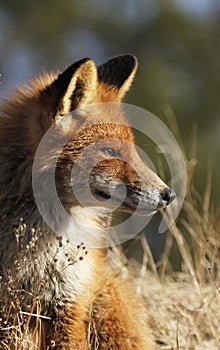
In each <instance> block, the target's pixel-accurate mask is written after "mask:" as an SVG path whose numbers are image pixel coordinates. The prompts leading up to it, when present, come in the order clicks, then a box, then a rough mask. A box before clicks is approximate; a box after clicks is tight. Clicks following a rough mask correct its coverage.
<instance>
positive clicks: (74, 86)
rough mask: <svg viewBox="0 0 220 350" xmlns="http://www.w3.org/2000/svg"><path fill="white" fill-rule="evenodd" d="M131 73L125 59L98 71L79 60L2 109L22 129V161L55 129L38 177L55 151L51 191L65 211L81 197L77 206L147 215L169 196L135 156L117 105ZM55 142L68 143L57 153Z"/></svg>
mask: <svg viewBox="0 0 220 350" xmlns="http://www.w3.org/2000/svg"><path fill="white" fill-rule="evenodd" d="M136 69H137V60H136V58H135V57H133V56H131V55H123V56H118V57H115V58H112V59H110V60H109V61H107V62H106V63H105V64H103V65H101V66H99V67H98V68H97V67H96V66H95V64H94V62H93V61H92V60H91V59H83V60H81V61H79V62H76V63H74V64H73V65H71V66H70V67H69V68H67V69H66V70H65V71H64V72H63V73H61V74H59V75H58V76H57V75H54V74H51V75H42V76H41V77H40V78H38V79H35V80H33V82H32V87H31V88H28V89H27V90H25V91H21V92H20V93H19V94H18V96H17V98H16V99H15V100H14V102H13V103H9V104H8V105H7V104H6V106H5V107H4V108H5V110H4V108H3V112H4V113H6V114H8V115H12V114H16V121H15V122H14V123H17V129H18V130H21V129H22V132H20V133H18V136H17V144H19V145H20V146H19V147H20V151H19V152H20V153H21V152H23V154H24V155H25V154H27V153H28V152H29V154H30V153H31V154H32V155H29V158H33V157H34V155H35V151H36V149H37V147H38V144H39V142H40V141H41V139H42V137H43V136H44V135H45V134H46V132H47V131H48V129H50V127H51V126H53V127H54V128H55V129H54V130H55V135H56V136H54V137H55V139H54V149H53V147H52V149H51V150H48V153H46V158H45V159H44V163H43V164H42V169H41V172H42V174H43V173H44V172H47V171H49V169H50V159H52V158H53V157H54V154H56V152H57V154H59V156H57V158H58V161H57V164H56V186H57V191H58V194H59V198H60V200H61V202H62V204H63V205H64V206H65V208H66V209H71V208H72V207H74V206H80V205H81V203H80V200H79V197H80V198H82V199H83V205H84V206H100V207H107V208H110V209H111V208H115V207H118V210H120V211H125V212H130V213H132V212H134V211H136V213H137V214H140V215H149V214H152V213H154V212H155V211H156V210H157V209H159V208H161V207H164V206H166V205H168V204H169V203H171V201H172V200H173V199H174V198H175V193H174V192H172V191H171V190H170V189H169V188H168V187H167V186H166V185H165V183H164V182H163V181H162V180H161V179H160V178H159V177H158V176H157V175H156V174H155V173H154V172H153V171H152V170H150V169H149V168H148V167H147V166H146V164H144V163H143V162H142V160H141V159H140V157H139V155H138V153H137V150H136V146H135V141H134V136H133V133H132V130H131V128H130V127H129V125H128V123H127V121H126V117H125V116H124V113H123V112H122V110H121V108H120V105H119V102H120V101H121V100H122V98H123V96H124V95H125V93H126V92H127V90H128V89H129V87H130V85H131V83H132V80H133V78H134V75H135V72H136ZM15 109H16V112H15ZM12 112H13V113H12ZM24 114H25V115H24ZM6 123H7V121H6ZM8 133H10V130H9V128H8ZM8 136H9V135H8ZM62 137H65V138H66V140H67V141H66V142H65V145H64V147H63V149H62V151H61V152H60V150H58V151H57V145H56V141H57V142H58V139H62ZM18 139H19V140H18ZM3 142H4V141H3ZM52 143H53V142H52ZM85 150H86V151H85ZM23 169H24V167H23ZM42 186H44V184H43V182H42ZM86 186H87V187H86ZM90 191H91V193H89V192H90ZM91 194H92V196H91ZM110 198H111V200H109V199H110Z"/></svg>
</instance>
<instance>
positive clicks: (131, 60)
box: [98, 55, 138, 101]
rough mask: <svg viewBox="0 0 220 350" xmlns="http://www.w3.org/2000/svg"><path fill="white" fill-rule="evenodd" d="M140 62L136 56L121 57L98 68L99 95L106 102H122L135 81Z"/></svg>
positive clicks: (114, 58)
mask: <svg viewBox="0 0 220 350" xmlns="http://www.w3.org/2000/svg"><path fill="white" fill-rule="evenodd" d="M137 66H138V61H137V58H136V57H135V56H132V55H121V56H117V57H113V58H111V59H110V60H109V61H107V62H106V63H104V64H102V65H101V66H99V67H98V82H99V93H100V94H101V95H102V99H103V100H104V101H120V100H121V99H122V98H123V96H124V95H125V93H126V92H127V91H128V90H129V88H130V86H131V84H132V81H133V79H134V76H135V73H136V70H137Z"/></svg>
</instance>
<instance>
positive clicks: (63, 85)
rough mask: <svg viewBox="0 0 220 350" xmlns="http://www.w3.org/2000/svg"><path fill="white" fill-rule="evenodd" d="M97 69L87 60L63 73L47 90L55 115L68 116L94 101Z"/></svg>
mask: <svg viewBox="0 0 220 350" xmlns="http://www.w3.org/2000/svg"><path fill="white" fill-rule="evenodd" d="M96 85H97V69H96V66H95V63H94V62H93V61H92V60H91V59H89V58H85V59H83V60H80V61H78V62H76V63H74V64H72V65H71V66H70V67H68V68H67V69H66V70H65V71H64V72H63V73H61V74H59V75H58V77H57V79H56V80H54V82H53V83H52V84H51V85H50V86H49V87H47V88H46V90H45V91H44V93H45V92H46V97H47V98H48V97H49V99H50V105H51V104H52V106H53V113H55V114H56V113H58V112H59V113H60V114H67V113H69V112H71V111H72V110H74V109H77V108H79V107H81V106H82V105H84V104H86V103H88V102H90V101H91V100H92V97H93V94H94V93H95V92H96Z"/></svg>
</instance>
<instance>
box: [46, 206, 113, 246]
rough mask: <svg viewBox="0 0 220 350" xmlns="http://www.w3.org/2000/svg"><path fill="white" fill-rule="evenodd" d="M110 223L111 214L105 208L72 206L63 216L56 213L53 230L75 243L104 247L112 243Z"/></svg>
mask: <svg viewBox="0 0 220 350" xmlns="http://www.w3.org/2000/svg"><path fill="white" fill-rule="evenodd" d="M48 219H49V220H50V218H48ZM110 223H111V214H110V212H109V211H108V210H107V209H106V208H100V207H81V206H74V207H72V208H71V209H69V212H68V214H67V215H65V217H59V213H57V215H56V222H55V227H54V231H55V232H56V234H57V235H58V236H62V237H63V238H64V239H66V240H68V241H70V242H71V243H73V244H75V245H79V244H82V243H83V244H84V245H85V246H86V247H87V248H104V247H107V246H109V245H112V242H111V237H110V236H109V226H110Z"/></svg>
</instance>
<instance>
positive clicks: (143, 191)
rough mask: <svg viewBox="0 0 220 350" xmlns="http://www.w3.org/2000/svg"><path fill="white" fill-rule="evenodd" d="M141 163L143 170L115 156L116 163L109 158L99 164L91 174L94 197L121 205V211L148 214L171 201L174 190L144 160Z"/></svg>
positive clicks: (114, 204) (109, 205)
mask: <svg viewBox="0 0 220 350" xmlns="http://www.w3.org/2000/svg"><path fill="white" fill-rule="evenodd" d="M141 165H142V167H141V171H142V174H141V173H139V174H138V169H134V168H133V167H132V166H131V165H130V164H126V163H125V162H123V161H120V160H115V164H114V166H113V167H112V166H111V165H110V162H109V166H108V163H107V162H104V164H102V165H101V167H100V165H97V166H96V167H95V170H94V172H92V175H91V178H90V188H91V191H92V193H93V195H94V196H95V198H96V199H98V200H99V201H100V202H101V204H102V205H104V206H106V207H109V208H111V206H114V207H115V206H117V205H118V207H117V210H118V211H122V212H128V213H135V214H137V215H146V216H147V215H152V214H154V213H155V212H156V211H157V210H159V209H161V208H165V207H166V206H168V205H169V204H171V203H172V202H173V200H174V199H175V198H176V194H175V192H174V191H173V190H171V189H170V188H169V187H167V185H166V184H165V183H164V182H163V181H162V180H161V179H160V178H159V177H158V176H157V175H156V173H154V172H153V171H152V170H151V169H149V168H148V167H147V166H146V165H145V164H144V163H141ZM122 169H123V171H122ZM122 175H123V176H122Z"/></svg>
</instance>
